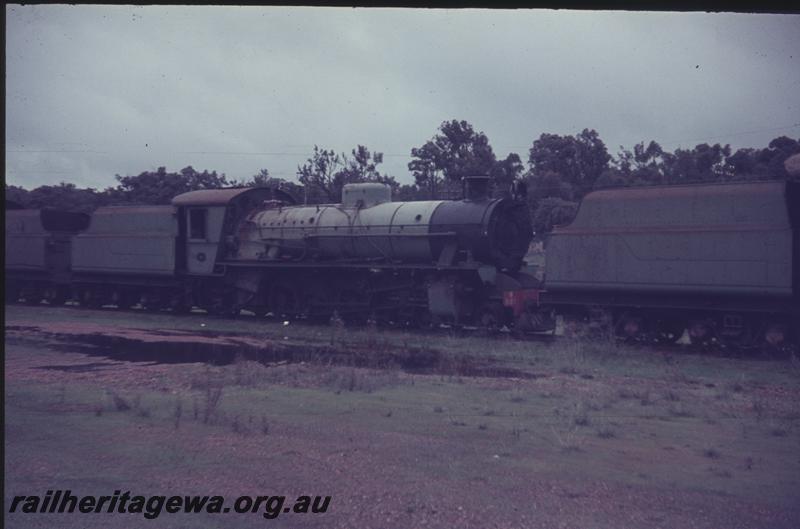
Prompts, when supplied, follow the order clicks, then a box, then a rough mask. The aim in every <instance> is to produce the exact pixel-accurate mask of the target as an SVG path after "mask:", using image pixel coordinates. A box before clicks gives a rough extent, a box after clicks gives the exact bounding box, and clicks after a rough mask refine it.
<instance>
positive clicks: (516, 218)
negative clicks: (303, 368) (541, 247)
mask: <svg viewBox="0 0 800 529" xmlns="http://www.w3.org/2000/svg"><path fill="white" fill-rule="evenodd" d="M487 185H488V179H487V178H485V177H471V178H467V179H466V181H465V189H466V190H465V196H466V198H465V199H464V200H460V201H445V200H436V201H419V202H393V201H392V200H391V188H390V187H389V186H386V185H384V184H376V183H364V184H348V185H345V186H344V189H343V192H342V202H341V203H340V204H325V205H311V206H287V205H286V204H284V203H281V202H267V203H265V204H264V206H263V207H261V208H258V209H256V210H254V211H252V212H251V213H250V214H249V215H248V216H247V217H246V218H245V219H244V221H243V222H242V223H241V224H240V226H239V228H238V230H237V231H236V233H235V234H233V237H232V239H231V241H230V242H231V244H230V246H229V252H228V254H227V255H226V257H225V259H224V260H225V261H226V262H227V263H229V264H230V265H232V266H233V267H234V268H235V270H236V272H235V273H234V275H235V276H236V279H235V285H236V291H237V296H238V297H237V301H236V303H237V304H242V303H245V304H246V305H249V306H251V307H255V308H256V309H257V310H258V311H261V312H263V311H264V310H279V311H281V312H297V311H300V312H303V313H321V314H326V313H328V312H330V311H331V310H332V309H335V310H338V311H340V312H344V313H345V314H358V315H361V316H363V315H365V314H371V315H374V316H376V317H381V315H382V314H383V315H384V317H386V318H389V319H397V318H402V317H405V316H400V315H398V313H401V314H402V313H408V312H411V313H415V314H416V315H417V317H419V316H420V315H421V314H425V315H426V316H432V317H434V318H441V319H446V320H454V321H460V322H468V321H475V320H476V318H482V319H483V320H484V321H487V320H491V321H500V320H504V319H506V320H507V319H508V314H507V313H508V311H506V310H505V309H504V308H503V306H502V296H503V290H504V289H508V288H512V289H513V288H520V287H522V286H523V285H530V283H531V281H532V278H531V277H529V276H525V274H520V273H519V269H520V267H521V266H522V263H523V258H524V256H525V254H526V252H527V250H528V245H529V243H530V241H531V238H532V230H531V222H530V214H529V211H528V208H527V206H526V204H525V203H524V201H522V200H515V199H511V198H489V197H488V193H487ZM259 307H261V308H259Z"/></svg>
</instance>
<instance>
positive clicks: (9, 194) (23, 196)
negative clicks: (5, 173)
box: [6, 184, 30, 208]
mask: <svg viewBox="0 0 800 529" xmlns="http://www.w3.org/2000/svg"><path fill="white" fill-rule="evenodd" d="M29 194H30V191H28V190H27V189H25V188H24V187H20V186H10V185H8V184H6V203H9V202H11V203H14V204H17V205H19V206H22V207H24V208H26V207H28V195H29Z"/></svg>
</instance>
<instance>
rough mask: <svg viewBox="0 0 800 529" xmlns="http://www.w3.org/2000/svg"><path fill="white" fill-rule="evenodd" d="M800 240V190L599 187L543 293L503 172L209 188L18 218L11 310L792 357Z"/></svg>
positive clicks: (10, 220) (549, 249) (10, 240)
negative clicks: (303, 186) (189, 315)
mask: <svg viewBox="0 0 800 529" xmlns="http://www.w3.org/2000/svg"><path fill="white" fill-rule="evenodd" d="M799 227H800V183H798V182H778V181H773V182H751V183H731V184H713V185H683V186H653V187H641V188H628V189H607V190H598V191H594V192H592V193H589V194H588V195H587V196H586V197H584V199H583V201H582V203H581V205H580V207H579V210H578V213H577V216H576V218H575V220H574V221H573V222H572V223H571V224H569V225H568V226H561V227H557V228H556V229H555V230H554V232H553V233H552V234H551V235H550V237H549V239H548V241H547V245H546V247H545V250H546V252H545V253H546V266H545V269H544V274H543V280H540V279H541V277H542V274H540V273H536V272H537V271H536V270H533V268H532V267H531V266H528V265H527V264H526V262H525V256H526V253H527V252H528V248H529V245H530V242H531V240H532V237H533V233H532V231H531V219H530V213H529V210H528V208H527V205H526V200H525V196H524V189H523V188H522V187H517V188H515V189H514V192H513V193H512V194H511V197H506V198H490V197H489V193H488V179H487V178H486V177H470V178H466V179H465V198H464V199H463V200H452V201H442V200H437V201H420V202H393V201H392V200H391V193H390V189H389V188H388V187H387V186H384V185H382V184H374V183H366V184H349V185H346V186H344V189H343V193H342V201H341V203H339V204H324V205H323V204H320V205H298V204H295V203H294V200H293V199H292V197H291V196H289V195H288V194H286V193H284V192H282V191H280V190H278V189H269V188H234V189H222V190H201V191H192V192H189V193H185V194H182V195H179V196H177V197H175V198H174V199H173V201H172V204H171V205H169V206H124V207H105V208H100V209H98V210H97V211H96V212H95V213H94V214H93V215H92V216H91V217H89V216H86V215H81V214H76V213H69V212H60V211H52V210H41V211H32V210H7V212H6V300H7V301H18V300H20V299H21V300H24V301H25V302H29V303H36V304H38V303H40V302H41V301H42V300H46V301H47V302H48V303H50V304H62V303H64V302H66V301H67V300H69V299H73V300H77V301H79V302H80V303H81V304H82V305H85V306H89V307H100V306H105V305H114V306H117V307H120V308H128V307H132V306H134V305H141V306H142V307H143V308H145V309H147V310H161V309H167V308H169V309H171V310H173V311H177V312H181V311H189V310H191V309H192V308H193V307H199V308H202V309H205V310H206V311H208V312H210V313H214V314H236V313H239V312H240V311H241V310H242V309H244V310H247V311H250V312H253V313H255V314H256V315H264V314H267V313H273V314H275V315H286V316H291V317H303V318H311V319H314V318H330V317H331V316H332V315H333V314H338V315H339V316H341V317H342V318H343V319H345V320H350V321H365V320H367V319H369V318H372V319H375V320H377V321H385V322H395V323H404V324H405V323H413V324H420V325H427V324H431V323H436V322H450V323H454V324H463V325H479V326H484V327H500V326H503V325H505V326H508V327H509V328H512V329H514V330H516V331H519V332H550V331H553V330H554V329H555V327H556V325H557V322H559V321H561V322H564V324H565V326H566V327H570V326H572V325H574V324H578V323H580V322H583V323H588V324H589V325H590V326H595V327H600V328H606V329H610V330H612V331H613V332H616V333H617V334H618V335H621V336H623V337H625V338H629V339H647V340H655V341H659V342H673V341H676V340H678V339H679V338H681V337H684V336H687V335H688V337H689V339H691V340H692V341H693V342H700V343H703V342H709V341H717V342H722V343H733V344H738V345H748V344H753V343H763V342H767V343H769V344H772V345H780V344H783V343H789V342H794V343H796V342H797V341H798V329H800V272H798V268H799V267H800V265H798V263H800V240H799V239H798V237H799V235H798V234H799V233H800V229H799ZM537 277H538V279H537Z"/></svg>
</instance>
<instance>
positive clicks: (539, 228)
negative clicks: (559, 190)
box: [533, 197, 578, 236]
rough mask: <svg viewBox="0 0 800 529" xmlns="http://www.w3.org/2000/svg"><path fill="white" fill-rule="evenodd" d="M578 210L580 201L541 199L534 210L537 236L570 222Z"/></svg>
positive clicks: (534, 224) (534, 230) (534, 228)
mask: <svg viewBox="0 0 800 529" xmlns="http://www.w3.org/2000/svg"><path fill="white" fill-rule="evenodd" d="M577 212H578V203H577V202H571V201H568V200H562V199H560V198H556V197H548V198H545V199H542V200H541V201H539V203H538V206H537V208H536V210H535V211H534V212H533V232H534V234H535V235H536V236H541V235H542V234H544V233H547V232H550V231H552V230H553V227H554V226H560V225H563V224H569V223H570V222H572V219H574V218H575V214H576V213H577Z"/></svg>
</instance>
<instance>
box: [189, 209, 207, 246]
mask: <svg viewBox="0 0 800 529" xmlns="http://www.w3.org/2000/svg"><path fill="white" fill-rule="evenodd" d="M207 219H208V210H206V209H190V210H189V238H190V239H203V240H205V239H207V235H208V233H207V225H206V224H207Z"/></svg>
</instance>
